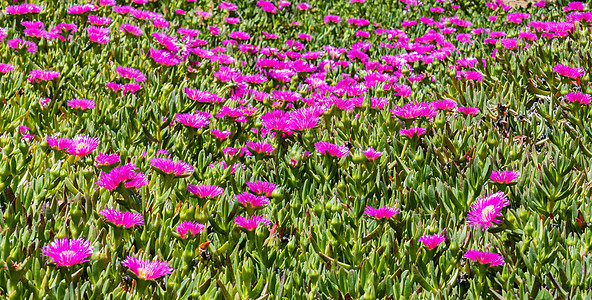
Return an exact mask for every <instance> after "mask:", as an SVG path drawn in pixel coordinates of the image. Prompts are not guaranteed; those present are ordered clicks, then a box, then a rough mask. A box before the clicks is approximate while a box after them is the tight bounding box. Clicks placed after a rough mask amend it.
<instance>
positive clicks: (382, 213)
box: [364, 206, 401, 219]
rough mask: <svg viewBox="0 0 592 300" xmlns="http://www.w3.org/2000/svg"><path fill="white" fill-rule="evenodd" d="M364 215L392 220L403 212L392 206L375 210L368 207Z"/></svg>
mask: <svg viewBox="0 0 592 300" xmlns="http://www.w3.org/2000/svg"><path fill="white" fill-rule="evenodd" d="M364 213H365V214H367V215H369V216H371V217H374V218H376V219H382V218H384V219H390V218H391V217H392V216H394V215H397V214H399V213H401V211H400V210H399V209H398V208H396V207H390V206H383V207H379V208H373V207H372V206H366V209H365V210H364Z"/></svg>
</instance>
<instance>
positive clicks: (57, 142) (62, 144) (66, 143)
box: [47, 136, 72, 150]
mask: <svg viewBox="0 0 592 300" xmlns="http://www.w3.org/2000/svg"><path fill="white" fill-rule="evenodd" d="M47 144H48V145H49V146H50V147H52V148H56V150H62V149H67V148H69V147H70V145H72V140H71V139H67V138H55V137H52V136H48V137H47Z"/></svg>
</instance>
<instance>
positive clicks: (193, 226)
mask: <svg viewBox="0 0 592 300" xmlns="http://www.w3.org/2000/svg"><path fill="white" fill-rule="evenodd" d="M204 228H206V225H203V224H199V223H197V222H191V221H184V222H183V223H181V224H179V225H177V228H176V230H177V233H178V234H179V235H180V236H181V238H182V239H184V238H185V237H187V234H188V233H190V234H191V236H192V237H195V236H197V235H198V234H199V232H200V231H202V230H203V229H204Z"/></svg>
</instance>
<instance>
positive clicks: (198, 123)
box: [175, 113, 210, 128]
mask: <svg viewBox="0 0 592 300" xmlns="http://www.w3.org/2000/svg"><path fill="white" fill-rule="evenodd" d="M175 121H177V122H179V123H181V124H183V125H185V126H189V127H193V128H202V127H207V126H208V125H209V124H210V119H209V116H208V115H206V114H203V113H195V114H177V115H175Z"/></svg>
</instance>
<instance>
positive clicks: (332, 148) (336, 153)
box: [314, 141, 349, 158]
mask: <svg viewBox="0 0 592 300" xmlns="http://www.w3.org/2000/svg"><path fill="white" fill-rule="evenodd" d="M314 146H315V149H317V151H318V152H319V153H321V154H323V155H327V156H332V157H337V158H341V157H344V156H347V155H348V154H349V148H348V147H347V146H337V145H335V144H332V143H329V142H323V141H321V142H316V143H315V144H314Z"/></svg>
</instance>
